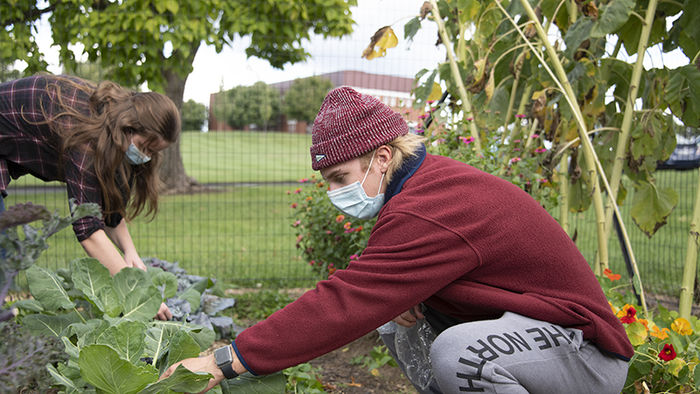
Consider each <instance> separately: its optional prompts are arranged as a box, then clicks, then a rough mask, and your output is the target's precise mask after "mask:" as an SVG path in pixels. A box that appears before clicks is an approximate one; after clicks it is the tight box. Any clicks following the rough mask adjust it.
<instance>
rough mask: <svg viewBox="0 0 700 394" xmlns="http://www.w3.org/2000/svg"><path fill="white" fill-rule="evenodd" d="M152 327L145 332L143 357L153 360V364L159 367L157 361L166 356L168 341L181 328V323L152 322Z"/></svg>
mask: <svg viewBox="0 0 700 394" xmlns="http://www.w3.org/2000/svg"><path fill="white" fill-rule="evenodd" d="M153 324H154V325H153V326H152V327H149V328H148V330H147V331H146V337H145V338H144V343H145V346H146V348H145V351H144V353H145V355H147V356H148V357H151V358H152V359H153V364H154V365H156V366H159V365H160V364H159V361H160V360H161V359H163V357H164V356H165V355H166V354H167V352H168V348H169V347H170V340H171V339H172V337H173V335H174V334H175V333H176V332H178V331H179V330H180V329H181V328H182V327H183V324H182V323H178V322H161V321H155V322H153Z"/></svg>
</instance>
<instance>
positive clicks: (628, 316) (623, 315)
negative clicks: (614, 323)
mask: <svg viewBox="0 0 700 394" xmlns="http://www.w3.org/2000/svg"><path fill="white" fill-rule="evenodd" d="M617 317H619V318H620V321H621V322H623V323H625V324H630V323H634V322H635V321H637V310H636V309H634V307H633V306H632V305H630V304H625V306H623V307H622V309H621V310H620V311H619V312H617Z"/></svg>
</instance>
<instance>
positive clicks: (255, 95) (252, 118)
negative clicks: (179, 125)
mask: <svg viewBox="0 0 700 394" xmlns="http://www.w3.org/2000/svg"><path fill="white" fill-rule="evenodd" d="M280 102H281V99H280V94H279V91H278V90H277V89H276V88H274V87H272V86H269V85H267V84H266V83H265V82H256V83H255V84H253V85H252V86H237V87H235V88H233V89H230V90H226V91H223V92H219V93H218V94H217V96H216V99H215V101H214V104H213V107H214V108H213V111H214V115H215V116H216V117H217V119H221V120H223V121H225V122H226V123H227V124H228V125H230V126H231V127H234V128H238V129H242V128H243V127H245V126H249V125H252V124H255V125H257V126H258V128H262V129H265V130H267V125H268V123H269V122H270V121H271V120H274V119H275V118H276V117H277V116H278V115H279V112H280Z"/></svg>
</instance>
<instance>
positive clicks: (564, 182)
mask: <svg viewBox="0 0 700 394" xmlns="http://www.w3.org/2000/svg"><path fill="white" fill-rule="evenodd" d="M568 166H569V154H568V153H566V152H565V153H564V154H562V155H561V160H560V161H559V171H557V178H558V180H559V225H561V228H563V229H564V231H566V233H567V234H569V178H567V177H566V172H567V167H568Z"/></svg>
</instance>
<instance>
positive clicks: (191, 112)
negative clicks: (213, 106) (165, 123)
mask: <svg viewBox="0 0 700 394" xmlns="http://www.w3.org/2000/svg"><path fill="white" fill-rule="evenodd" d="M180 112H181V113H182V131H202V127H204V123H206V121H207V117H208V115H209V114H208V113H207V106H206V105H204V104H202V103H198V102H196V101H194V100H192V99H190V100H187V101H185V102H184V103H182V110H181V111H180Z"/></svg>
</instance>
